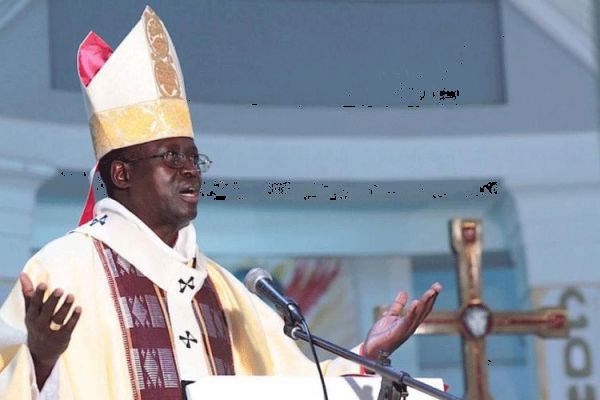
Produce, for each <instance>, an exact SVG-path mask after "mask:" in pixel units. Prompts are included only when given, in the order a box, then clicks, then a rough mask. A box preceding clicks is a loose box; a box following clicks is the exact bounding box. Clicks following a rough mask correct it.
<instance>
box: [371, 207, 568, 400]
mask: <svg viewBox="0 0 600 400" xmlns="http://www.w3.org/2000/svg"><path fill="white" fill-rule="evenodd" d="M450 236H451V240H452V248H453V250H454V253H455V254H456V257H457V267H458V269H457V272H458V283H459V288H460V298H459V300H460V304H461V307H460V309H459V310H456V311H437V312H432V313H431V314H430V315H429V316H428V317H427V319H426V320H425V321H424V322H423V323H422V324H421V325H420V326H419V328H417V331H416V332H415V334H417V335H460V336H461V337H462V348H463V359H464V363H465V366H464V371H465V375H464V376H465V388H466V392H467V393H466V399H467V400H492V396H491V395H490V394H489V392H488V378H487V362H486V361H487V358H486V353H485V337H486V336H488V335H489V334H491V333H496V334H512V335H514V334H535V335H538V336H540V337H544V338H545V337H565V336H568V334H569V328H568V324H567V311H566V309H565V308H558V307H556V308H542V309H539V310H534V311H501V312H492V311H491V310H490V308H489V307H488V306H487V305H486V304H485V303H484V302H483V300H482V298H481V248H482V245H481V222H480V221H477V220H462V219H454V220H451V221H450ZM385 308H386V307H385V306H380V307H378V308H377V311H376V313H377V315H378V316H380V315H381V313H382V312H383V311H385Z"/></svg>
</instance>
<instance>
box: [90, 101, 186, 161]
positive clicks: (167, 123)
mask: <svg viewBox="0 0 600 400" xmlns="http://www.w3.org/2000/svg"><path fill="white" fill-rule="evenodd" d="M90 131H91V134H92V141H93V142H94V152H95V153H96V160H100V158H102V157H103V156H104V155H106V154H107V153H108V152H109V151H111V150H114V149H119V148H122V147H127V146H133V145H135V144H140V143H146V142H151V141H153V140H158V139H166V138H171V137H181V136H185V137H190V138H193V137H194V132H193V130H192V120H191V119H190V112H189V109H188V105H187V102H186V101H185V100H182V99H164V98H163V99H160V100H153V101H148V102H145V103H140V104H136V105H133V106H127V107H120V108H114V109H112V110H106V111H101V112H98V113H96V114H94V115H93V116H92V117H91V118H90Z"/></svg>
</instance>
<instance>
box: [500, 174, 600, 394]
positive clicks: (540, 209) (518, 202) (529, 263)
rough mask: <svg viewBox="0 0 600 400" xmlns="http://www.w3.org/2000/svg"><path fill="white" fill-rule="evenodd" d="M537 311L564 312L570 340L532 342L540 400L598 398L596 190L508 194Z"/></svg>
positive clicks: (599, 225)
mask: <svg viewBox="0 0 600 400" xmlns="http://www.w3.org/2000/svg"><path fill="white" fill-rule="evenodd" d="M511 193H512V194H513V195H514V199H515V206H516V209H517V212H518V214H519V216H518V220H519V222H520V229H519V231H520V238H521V241H522V244H523V250H522V252H521V253H522V259H523V260H524V263H525V265H526V268H527V274H528V283H529V288H530V293H531V294H532V300H533V303H534V305H535V306H557V305H564V306H566V307H567V308H568V310H569V322H570V325H571V332H570V336H569V338H568V339H559V340H547V339H546V340H537V343H536V357H537V358H538V362H537V365H538V375H539V379H540V387H541V388H542V393H541V398H542V400H558V399H591V398H598V395H600V384H599V383H598V382H600V368H598V365H596V364H597V361H598V360H600V345H599V344H598V340H597V339H598V337H600V314H599V313H598V308H599V307H600V184H589V185H585V186H584V185H573V186H568V185H556V186H553V187H550V186H544V187H529V188H519V189H513V190H511Z"/></svg>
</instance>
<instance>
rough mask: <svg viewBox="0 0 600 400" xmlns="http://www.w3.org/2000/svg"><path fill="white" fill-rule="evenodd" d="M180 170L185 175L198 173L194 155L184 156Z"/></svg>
mask: <svg viewBox="0 0 600 400" xmlns="http://www.w3.org/2000/svg"><path fill="white" fill-rule="evenodd" d="M180 170H181V173H182V174H184V175H187V176H194V175H200V170H199V169H198V167H196V164H195V162H194V157H186V158H185V161H184V163H183V166H182V167H181V169H180Z"/></svg>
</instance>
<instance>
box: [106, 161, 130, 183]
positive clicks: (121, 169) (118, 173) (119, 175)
mask: <svg viewBox="0 0 600 400" xmlns="http://www.w3.org/2000/svg"><path fill="white" fill-rule="evenodd" d="M110 178H111V179H112V182H113V185H114V186H115V188H117V189H127V188H129V186H130V185H131V164H129V163H126V162H124V161H121V160H114V161H113V162H112V163H111V165H110Z"/></svg>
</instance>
